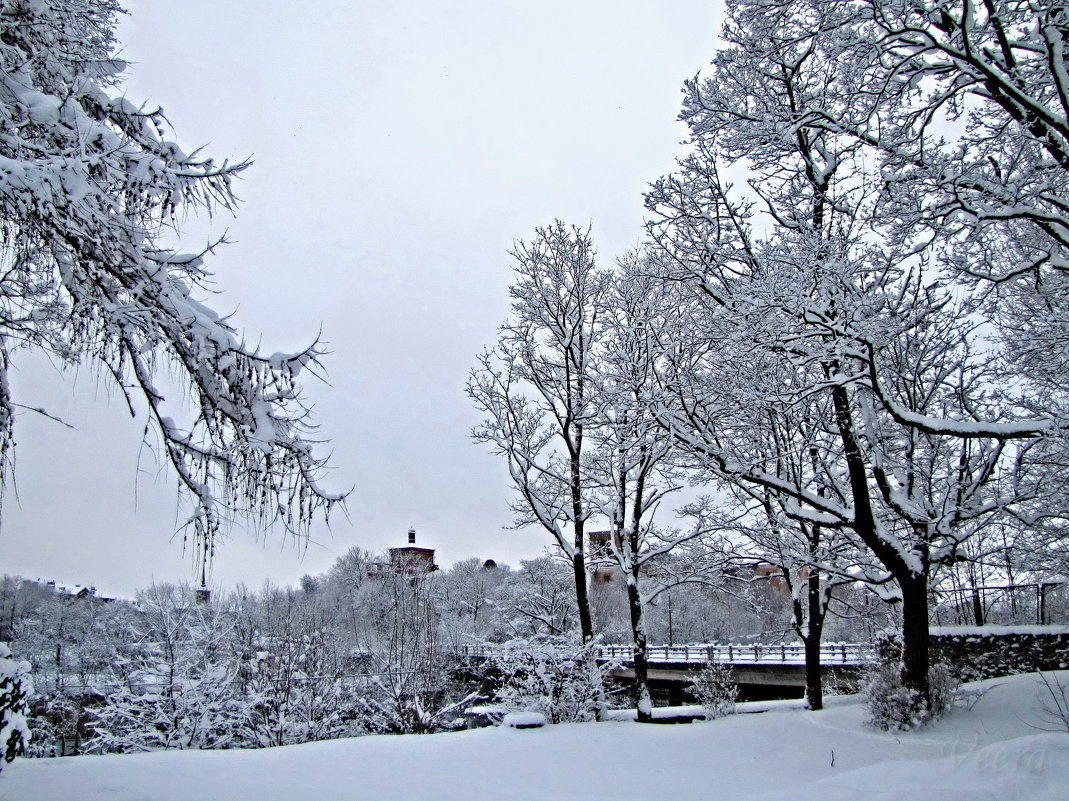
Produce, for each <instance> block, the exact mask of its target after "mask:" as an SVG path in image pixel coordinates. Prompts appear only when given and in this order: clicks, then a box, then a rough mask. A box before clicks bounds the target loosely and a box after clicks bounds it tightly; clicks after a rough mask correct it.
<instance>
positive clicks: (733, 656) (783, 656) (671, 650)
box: [459, 643, 873, 665]
mask: <svg viewBox="0 0 1069 801" xmlns="http://www.w3.org/2000/svg"><path fill="white" fill-rule="evenodd" d="M508 650H509V649H508V648H507V647H504V646H499V645H461V646H460V648H459V653H460V655H461V656H468V657H475V658H481V659H486V658H491V657H494V656H500V655H504V654H506V653H508ZM597 653H598V659H599V660H603V661H612V662H631V661H632V660H633V657H634V648H633V647H632V646H630V645H601V646H598V649H597ZM872 657H873V654H872V648H871V646H869V645H867V644H862V643H825V644H823V645H821V646H820V662H821V664H823V665H860V664H864V663H865V662H868V661H871V659H872ZM646 658H647V659H648V660H649V662H650V663H656V664H678V665H707V664H709V663H711V662H712V663H717V664H724V665H773V664H775V665H804V664H805V647H804V646H803V645H800V644H790V645H787V644H780V645H767V644H766V645H736V644H728V645H721V644H716V643H714V644H704V645H653V646H650V647H649V648H647V649H646Z"/></svg>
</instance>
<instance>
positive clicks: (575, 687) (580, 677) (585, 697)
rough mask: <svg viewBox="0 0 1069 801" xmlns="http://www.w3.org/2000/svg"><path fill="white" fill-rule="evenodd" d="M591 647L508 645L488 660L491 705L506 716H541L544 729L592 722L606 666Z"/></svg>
mask: <svg viewBox="0 0 1069 801" xmlns="http://www.w3.org/2000/svg"><path fill="white" fill-rule="evenodd" d="M594 649H595V646H594V645H593V644H588V645H581V644H579V643H577V642H575V641H574V640H569V639H565V638H560V637H535V638H531V639H529V640H514V641H513V642H511V643H508V644H507V645H506V647H505V648H504V649H503V650H502V651H501V652H500V653H499V654H498V655H497V656H495V657H494V660H493V662H494V664H493V667H494V668H495V669H496V670H497V671H498V672H500V674H501V677H502V678H501V687H500V688H499V689H498V691H497V694H496V699H495V700H496V701H497V703H498V704H500V705H501V706H502V707H503V708H504V709H505V710H506V711H508V712H541V713H542V714H543V715H545V717H546V720H547V721H548V722H549V723H567V722H576V721H590V720H595V719H596V718H597V716H598V710H599V709H600V708H601V707H602V706H603V704H604V701H603V699H604V696H605V676H606V674H607V672H608V670H609V666H608V665H599V664H598V663H597V660H596V659H595V656H596V655H595V652H594Z"/></svg>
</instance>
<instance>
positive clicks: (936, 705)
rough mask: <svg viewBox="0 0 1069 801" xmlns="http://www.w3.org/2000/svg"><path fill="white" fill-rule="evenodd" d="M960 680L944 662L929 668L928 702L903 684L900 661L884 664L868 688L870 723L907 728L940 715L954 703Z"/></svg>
mask: <svg viewBox="0 0 1069 801" xmlns="http://www.w3.org/2000/svg"><path fill="white" fill-rule="evenodd" d="M958 685H959V682H958V680H957V679H956V678H955V677H954V676H953V675H952V674H951V673H950V670H949V669H948V668H947V667H946V666H945V665H933V666H932V668H931V669H930V670H929V671H928V695H929V702H928V703H927V704H926V703H925V701H924V698H923V697H922V696H921V695H920V693H918V692H917V691H916V690H914V689H911V688H909V687H906V686H905V685H904V684H902V677H901V674H900V672H899V669H898V665H897V664H890V665H889V664H884V665H881V666H880V667H879V668H877V670H876V671H875V673H874V675H873V677H872V679H871V680H870V681H869V683H868V686H867V687H866V688H865V691H864V697H865V705H866V706H867V707H868V711H869V724H870V725H872V726H875V727H876V728H878V729H882V730H884V731H888V730H895V731H908V730H910V729H916V728H919V727H920V726H923V725H925V724H926V723H930V722H931V721H933V720H937V719H938V718H941V717H942V716H943V715H945V714H946V713H947V711H948V710H949V709H950V707H951V706H953V704H954V699H955V698H956V697H957V691H958Z"/></svg>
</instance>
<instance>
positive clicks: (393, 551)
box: [368, 528, 438, 576]
mask: <svg viewBox="0 0 1069 801" xmlns="http://www.w3.org/2000/svg"><path fill="white" fill-rule="evenodd" d="M437 569H438V565H436V564H435V563H434V548H417V547H416V530H415V529H414V528H412V529H409V530H408V545H406V546H404V547H401V548H390V562H389V564H384V563H382V562H376V563H372V564H371V565H369V566H368V575H370V576H376V575H383V574H386V573H398V574H401V575H403V576H418V575H422V574H424V573H433V572H434V571H435V570H437Z"/></svg>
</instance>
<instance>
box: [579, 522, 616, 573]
mask: <svg viewBox="0 0 1069 801" xmlns="http://www.w3.org/2000/svg"><path fill="white" fill-rule="evenodd" d="M612 541H613V533H612V532H611V531H588V532H587V552H586V556H587V564H588V565H590V566H592V567H593V569H592V570H591V571H590V578H591V581H592V582H593V583H594V584H609V583H611V582H612V580H613V578H615V576H616V573H617V571H618V570H619V568H618V566H617V564H616V562H615V560H613V557H612ZM616 547H617V548H619V547H620V540H619V538H618V537H617V538H616Z"/></svg>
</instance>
